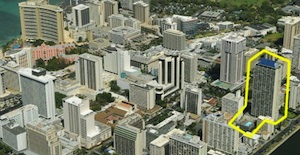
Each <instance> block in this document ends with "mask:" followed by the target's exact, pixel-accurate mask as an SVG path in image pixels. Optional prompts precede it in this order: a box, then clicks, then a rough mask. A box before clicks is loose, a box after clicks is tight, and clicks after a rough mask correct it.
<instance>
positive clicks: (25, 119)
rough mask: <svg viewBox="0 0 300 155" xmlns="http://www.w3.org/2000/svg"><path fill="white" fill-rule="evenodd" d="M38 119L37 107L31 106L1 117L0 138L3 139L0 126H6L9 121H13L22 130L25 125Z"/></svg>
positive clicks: (28, 105) (25, 106)
mask: <svg viewBox="0 0 300 155" xmlns="http://www.w3.org/2000/svg"><path fill="white" fill-rule="evenodd" d="M38 117H39V115H38V108H37V106H35V105H32V104H27V105H24V106H23V107H20V108H18V109H16V110H13V111H10V112H8V113H5V114H3V115H1V116H0V138H3V131H2V126H4V125H5V124H8V123H9V122H10V121H13V122H14V123H16V124H18V125H19V126H21V127H23V128H24V127H25V125H26V124H27V123H29V122H31V121H35V120H37V119H38Z"/></svg>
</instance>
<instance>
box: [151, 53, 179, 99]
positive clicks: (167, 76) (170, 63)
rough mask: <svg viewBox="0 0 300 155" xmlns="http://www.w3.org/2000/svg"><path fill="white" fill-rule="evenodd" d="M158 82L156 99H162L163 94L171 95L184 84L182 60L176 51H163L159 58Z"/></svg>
mask: <svg viewBox="0 0 300 155" xmlns="http://www.w3.org/2000/svg"><path fill="white" fill-rule="evenodd" d="M158 64H159V67H158V84H159V85H161V87H157V88H156V99H157V100H163V99H164V97H165V96H168V95H171V94H172V93H174V92H175V91H177V90H180V89H182V88H183V86H184V61H183V60H182V59H181V57H180V55H179V54H178V53H174V54H170V55H169V54H168V53H165V56H164V57H161V58H159V62H158Z"/></svg>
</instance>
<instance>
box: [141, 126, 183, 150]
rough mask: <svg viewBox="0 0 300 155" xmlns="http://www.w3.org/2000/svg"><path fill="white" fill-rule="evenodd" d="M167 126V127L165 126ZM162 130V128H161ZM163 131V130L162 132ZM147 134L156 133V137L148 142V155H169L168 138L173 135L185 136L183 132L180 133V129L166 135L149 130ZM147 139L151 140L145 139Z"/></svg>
mask: <svg viewBox="0 0 300 155" xmlns="http://www.w3.org/2000/svg"><path fill="white" fill-rule="evenodd" d="M167 126H168V125H167ZM162 128H163V127H162ZM164 131H165V130H164ZM149 132H150V133H151V132H152V133H158V135H159V136H158V137H157V138H155V139H154V140H152V141H150V143H149V144H148V145H149V148H150V151H149V152H150V155H169V152H170V151H169V144H170V136H172V135H174V134H178V135H183V134H185V131H182V130H180V129H176V128H174V129H172V130H170V131H169V132H167V133H164V134H160V133H159V132H158V131H157V130H154V129H150V130H149ZM148 139H151V138H149V137H147V141H148Z"/></svg>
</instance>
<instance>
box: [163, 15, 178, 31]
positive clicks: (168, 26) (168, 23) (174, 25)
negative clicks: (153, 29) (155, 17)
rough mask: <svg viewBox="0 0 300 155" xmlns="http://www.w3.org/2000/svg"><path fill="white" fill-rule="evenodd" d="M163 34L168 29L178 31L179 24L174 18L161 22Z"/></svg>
mask: <svg viewBox="0 0 300 155" xmlns="http://www.w3.org/2000/svg"><path fill="white" fill-rule="evenodd" d="M159 25H160V29H161V32H162V33H163V32H164V31H166V30H168V29H172V30H177V23H176V22H174V21H173V20H172V18H165V19H162V20H161V21H160V22H159Z"/></svg>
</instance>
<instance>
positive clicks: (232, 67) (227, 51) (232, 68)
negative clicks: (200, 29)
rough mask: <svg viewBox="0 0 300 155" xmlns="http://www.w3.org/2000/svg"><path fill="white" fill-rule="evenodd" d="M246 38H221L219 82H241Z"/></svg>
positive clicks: (229, 36)
mask: <svg viewBox="0 0 300 155" xmlns="http://www.w3.org/2000/svg"><path fill="white" fill-rule="evenodd" d="M245 51H246V38H244V37H241V36H237V35H228V36H225V37H224V38H222V44H221V70H220V80H221V81H223V82H227V83H230V84H237V83H240V82H241V81H242V80H243V64H244V53H245Z"/></svg>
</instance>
